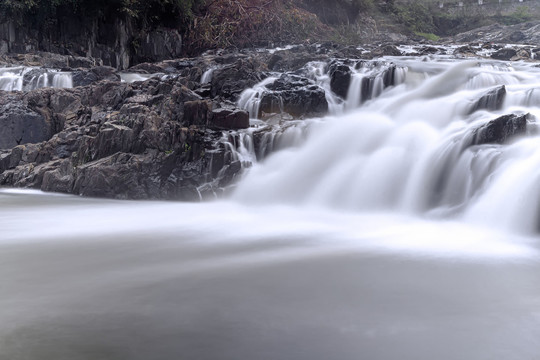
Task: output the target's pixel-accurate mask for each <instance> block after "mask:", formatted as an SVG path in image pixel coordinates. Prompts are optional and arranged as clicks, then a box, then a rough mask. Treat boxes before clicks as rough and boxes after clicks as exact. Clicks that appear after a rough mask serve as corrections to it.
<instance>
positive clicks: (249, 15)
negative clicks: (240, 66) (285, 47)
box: [187, 0, 336, 52]
mask: <svg viewBox="0 0 540 360" xmlns="http://www.w3.org/2000/svg"><path fill="white" fill-rule="evenodd" d="M202 10H203V11H202V12H201V13H200V14H198V16H197V17H195V19H194V21H193V22H192V24H191V26H190V28H189V31H188V37H187V42H188V46H189V48H190V49H191V50H192V51H193V52H197V51H199V50H201V49H207V48H215V47H222V48H226V47H230V46H236V47H246V46H258V45H268V42H269V40H270V39H271V41H272V42H274V43H294V42H299V41H317V40H321V39H322V38H326V39H328V38H330V37H332V36H334V35H335V32H336V30H335V29H333V28H331V27H329V26H327V25H325V24H323V23H322V22H321V21H319V19H318V17H317V16H316V15H315V14H313V13H311V12H309V11H307V10H304V9H302V8H300V7H298V6H295V4H294V2H293V1H291V0H214V1H212V2H211V3H210V4H208V5H207V6H205V7H203V8H202Z"/></svg>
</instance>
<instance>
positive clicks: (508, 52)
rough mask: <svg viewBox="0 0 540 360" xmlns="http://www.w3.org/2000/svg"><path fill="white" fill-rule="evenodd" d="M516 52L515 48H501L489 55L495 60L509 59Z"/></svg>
mask: <svg viewBox="0 0 540 360" xmlns="http://www.w3.org/2000/svg"><path fill="white" fill-rule="evenodd" d="M516 54H517V51H516V50H515V49H512V48H503V49H500V50H498V51H497V52H495V53H493V54H492V55H491V58H493V59H497V60H510V59H511V58H513V57H514V56H516Z"/></svg>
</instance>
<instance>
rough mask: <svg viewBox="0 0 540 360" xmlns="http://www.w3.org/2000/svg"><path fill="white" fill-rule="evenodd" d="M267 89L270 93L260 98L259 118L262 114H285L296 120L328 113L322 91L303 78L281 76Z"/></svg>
mask: <svg viewBox="0 0 540 360" xmlns="http://www.w3.org/2000/svg"><path fill="white" fill-rule="evenodd" d="M267 88H268V89H269V90H271V91H269V92H267V93H265V94H264V95H263V96H262V99H261V104H260V107H259V114H258V116H259V117H260V116H261V114H262V113H263V112H265V113H282V112H285V113H288V114H290V115H292V116H294V117H296V118H304V117H308V116H322V115H324V114H326V113H327V112H328V101H327V100H326V94H325V92H324V90H323V89H321V88H320V87H319V86H318V85H315V84H314V82H313V81H312V80H310V79H307V78H305V77H302V76H298V75H294V74H283V75H282V76H280V77H279V78H278V79H277V80H276V81H274V83H272V84H270V85H268V86H267Z"/></svg>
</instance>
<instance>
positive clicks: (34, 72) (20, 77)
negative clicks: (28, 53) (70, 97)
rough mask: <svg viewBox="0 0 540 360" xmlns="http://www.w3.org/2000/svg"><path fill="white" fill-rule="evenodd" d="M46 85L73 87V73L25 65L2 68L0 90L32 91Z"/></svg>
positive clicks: (0, 71) (0, 69)
mask: <svg viewBox="0 0 540 360" xmlns="http://www.w3.org/2000/svg"><path fill="white" fill-rule="evenodd" d="M44 87H54V88H72V87H73V81H72V74H71V73H70V72H63V71H58V70H54V69H44V68H35V67H24V66H19V67H10V68H0V90H4V91H31V90H35V89H39V88H44Z"/></svg>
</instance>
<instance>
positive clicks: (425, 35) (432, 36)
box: [414, 31, 441, 41]
mask: <svg viewBox="0 0 540 360" xmlns="http://www.w3.org/2000/svg"><path fill="white" fill-rule="evenodd" d="M414 33H415V34H416V35H418V36H421V37H423V38H426V39H428V40H431V41H438V40H439V39H440V38H441V37H440V36H437V35H435V34H433V33H423V32H418V31H415V32H414Z"/></svg>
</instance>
